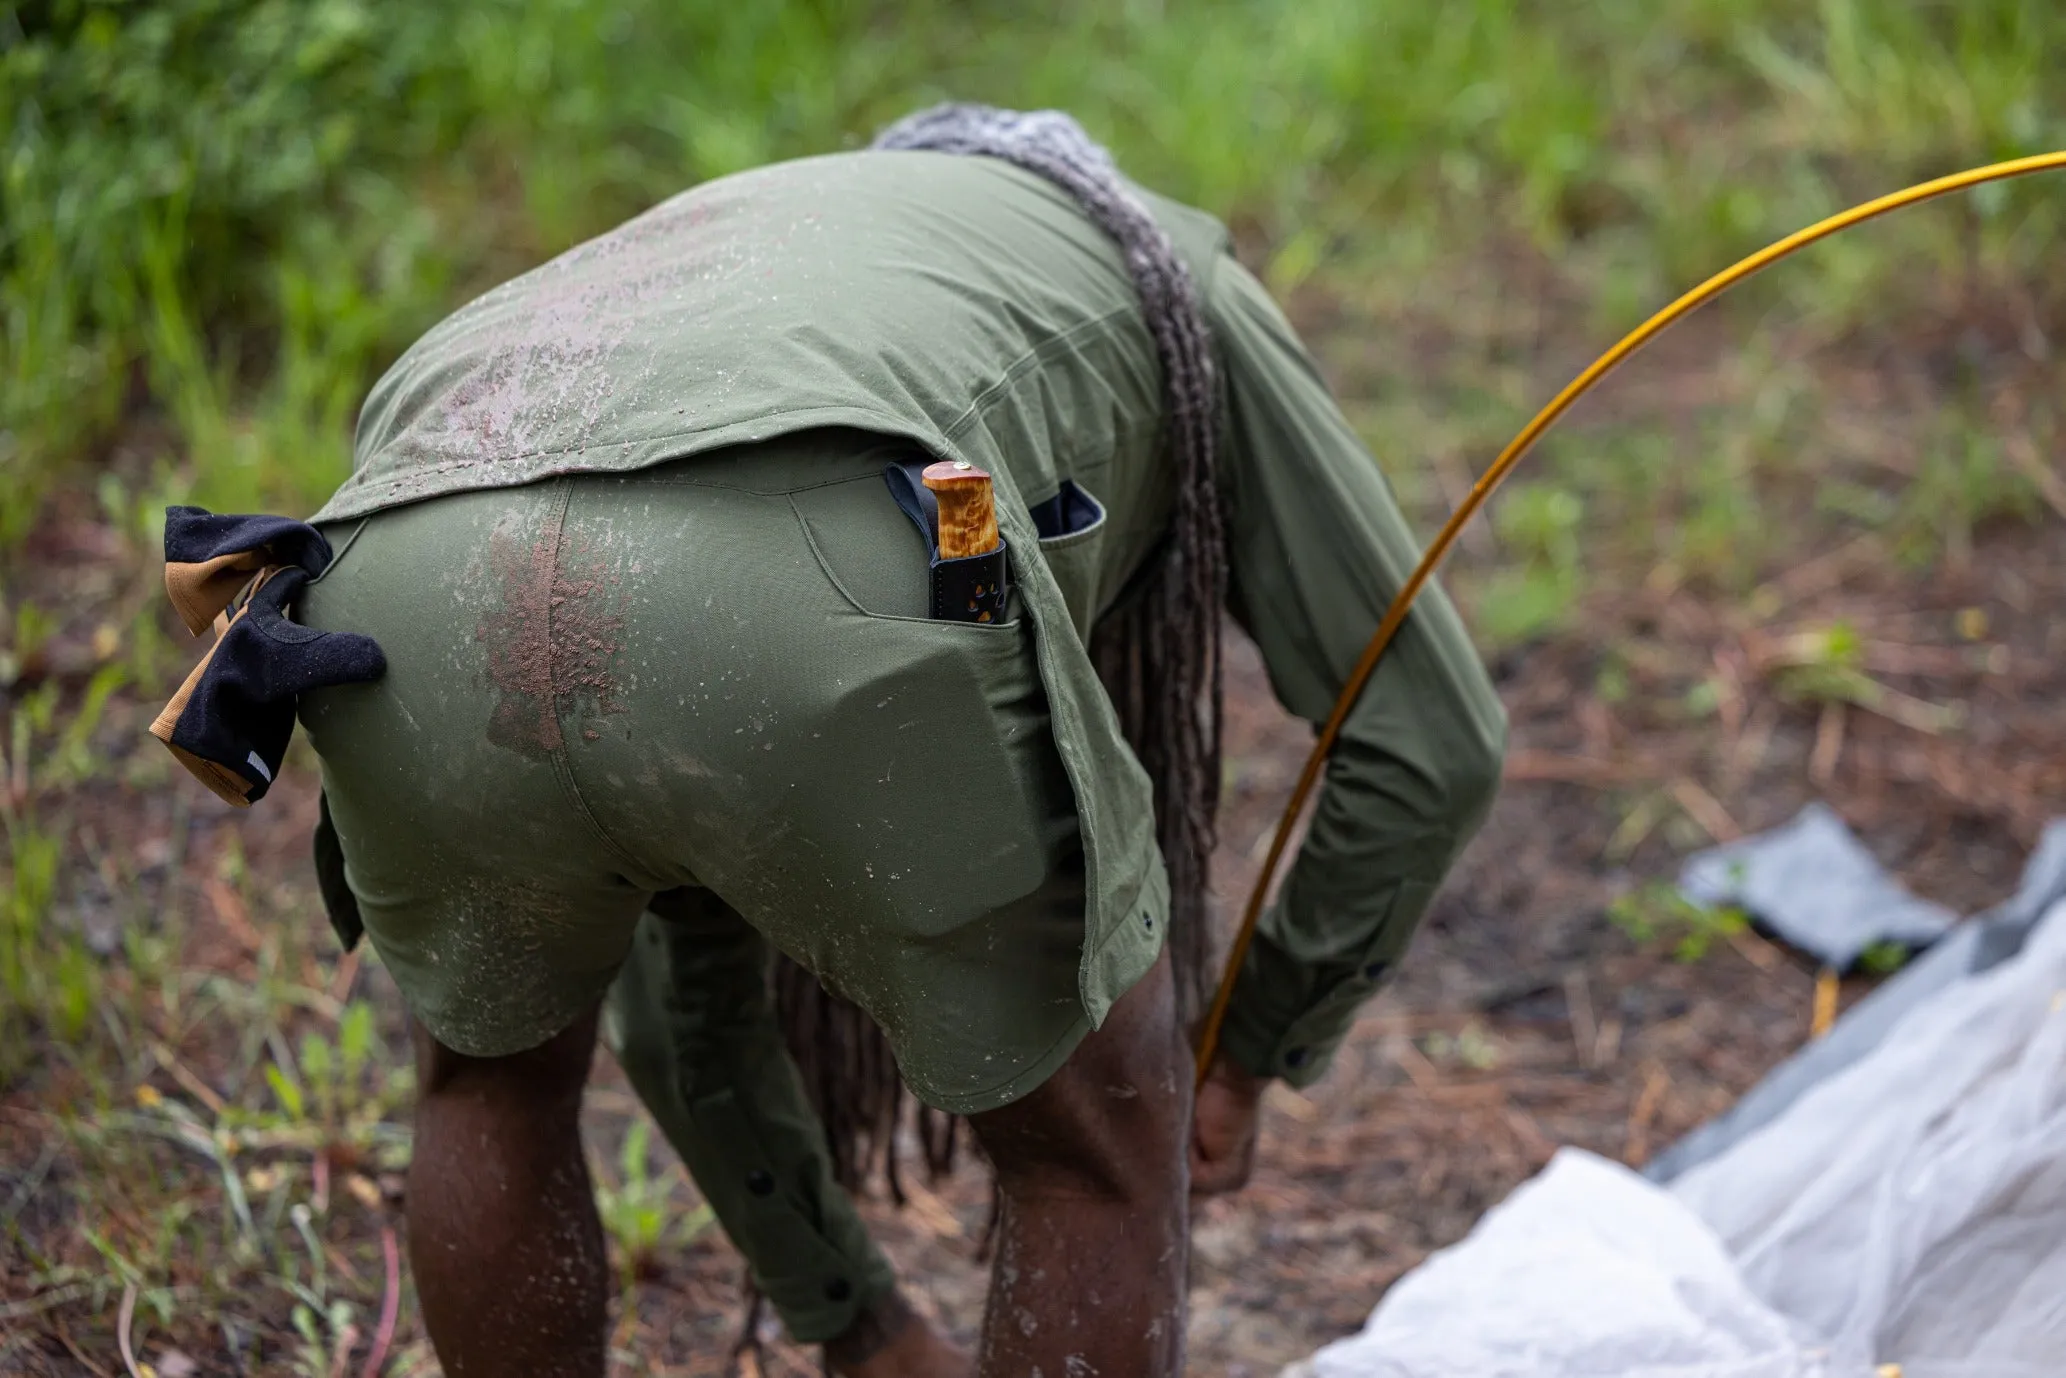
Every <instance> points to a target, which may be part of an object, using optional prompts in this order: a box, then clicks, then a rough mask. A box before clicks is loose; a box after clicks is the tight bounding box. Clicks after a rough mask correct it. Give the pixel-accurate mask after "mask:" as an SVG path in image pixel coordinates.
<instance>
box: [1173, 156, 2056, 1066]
mask: <svg viewBox="0 0 2066 1378" xmlns="http://www.w3.org/2000/svg"><path fill="white" fill-rule="evenodd" d="M2062 167H2066V151H2061V152H2058V153H2040V154H2036V155H2035V156H2033V157H2029V158H2016V159H2013V160H2011V161H2009V162H2005V163H1989V164H1988V165H1987V166H1986V167H1977V168H1973V169H1972V170H1971V171H1968V172H1959V173H1953V174H1952V175H1951V176H1949V177H1939V178H1938V179H1937V180H1936V181H1934V182H1924V183H1922V184H1921V185H1919V186H1913V187H1909V188H1907V189H1906V190H1903V191H1897V192H1894V193H1892V194H1891V195H1887V196H1882V197H1880V198H1879V199H1878V200H1875V201H1867V202H1866V203H1865V204H1864V205H1862V206H1853V207H1851V209H1849V210H1847V211H1843V212H1841V213H1840V214H1837V215H1832V216H1830V217H1829V218H1828V219H1827V220H1822V221H1818V222H1816V223H1815V224H1813V225H1810V226H1808V228H1806V229H1804V230H1798V231H1796V232H1794V233H1793V234H1790V235H1788V236H1787V237H1786V238H1784V239H1782V240H1780V241H1779V242H1778V243H1776V244H1770V245H1767V246H1766V247H1765V248H1762V249H1760V250H1758V251H1757V252H1756V253H1754V254H1752V255H1751V256H1750V257H1748V258H1746V259H1743V260H1742V261H1740V262H1738V263H1736V264H1734V265H1732V266H1730V267H1728V268H1725V269H1723V270H1722V271H1721V272H1719V273H1716V274H1715V275H1714V276H1713V277H1711V278H1709V279H1708V280H1707V281H1706V282H1703V283H1701V284H1700V285H1699V286H1698V287H1695V288H1694V289H1693V290H1692V291H1690V292H1688V293H1686V294H1685V295H1684V296H1682V297H1680V298H1679V299H1678V300H1677V301H1675V302H1673V303H1672V304H1671V305H1669V306H1667V307H1665V308H1664V309H1663V310H1662V311H1659V312H1658V313H1657V314H1656V315H1654V316H1652V317H1650V319H1649V320H1647V321H1644V322H1643V323H1642V324H1641V325H1639V326H1637V327H1636V328H1635V329H1634V330H1631V331H1630V332H1629V333H1628V334H1627V335H1625V336H1623V337H1622V339H1621V342H1620V343H1619V344H1617V345H1615V346H1614V348H1612V349H1610V350H1608V351H1607V352H1606V353H1605V354H1602V355H1601V356H1600V357H1599V358H1598V359H1595V360H1594V361H1593V363H1592V366H1591V367H1589V368H1587V369H1586V371H1585V372H1583V373H1581V374H1579V375H1578V376H1577V377H1576V378H1573V379H1572V380H1571V381H1570V382H1569V383H1567V384H1566V385H1565V387H1564V390H1563V391H1562V392H1560V393H1558V394H1557V395H1556V396H1555V397H1553V398H1551V399H1550V402H1549V405H1548V406H1546V407H1544V408H1543V409H1542V410H1541V411H1539V412H1537V413H1536V414H1535V419H1534V420H1532V421H1530V422H1529V423H1528V424H1527V425H1526V426H1524V427H1522V429H1521V433H1520V434H1519V435H1517V436H1515V437H1514V438H1513V439H1512V440H1511V441H1509V442H1508V443H1507V447H1506V448H1505V449H1504V450H1502V451H1500V453H1499V458H1498V459H1496V460H1494V461H1493V463H1492V467H1491V468H1489V469H1487V470H1486V471H1485V472H1484V474H1483V476H1481V477H1480V478H1479V479H1478V481H1477V482H1476V483H1475V484H1473V485H1472V486H1471V491H1470V493H1469V494H1468V495H1467V496H1466V497H1465V498H1464V500H1463V501H1462V502H1461V503H1460V504H1458V505H1457V508H1456V511H1455V512H1453V513H1451V514H1450V517H1449V520H1448V521H1447V522H1446V523H1444V524H1443V526H1442V530H1441V532H1440V533H1439V534H1437V535H1436V537H1435V541H1434V544H1433V545H1430V546H1429V547H1428V549H1427V553H1426V554H1425V555H1423V556H1421V559H1420V563H1419V564H1418V565H1416V566H1414V569H1413V573H1412V575H1411V576H1410V577H1409V578H1408V579H1407V580H1406V582H1405V584H1404V585H1402V586H1401V587H1400V589H1399V593H1398V596H1397V597H1395V598H1394V599H1392V605H1391V606H1390V607H1389V608H1387V609H1385V615H1384V620H1383V621H1381V622H1379V623H1378V625H1377V631H1376V633H1375V634H1374V635H1372V636H1371V638H1370V644H1369V645H1367V646H1365V647H1364V648H1363V654H1362V656H1361V657H1359V658H1358V659H1357V661H1356V667H1355V669H1353V670H1351V671H1350V672H1349V678H1348V681H1347V683H1345V684H1343V685H1342V690H1341V695H1340V697H1338V698H1337V699H1335V701H1334V709H1333V711H1332V712H1330V713H1329V714H1328V715H1327V722H1326V724H1325V725H1324V726H1323V727H1322V728H1321V729H1320V735H1319V736H1318V737H1317V738H1316V739H1315V740H1314V742H1313V749H1312V752H1311V753H1310V754H1309V755H1307V757H1306V764H1305V768H1304V769H1303V770H1301V771H1300V772H1299V777H1298V784H1297V785H1296V786H1295V787H1294V788H1293V789H1292V791H1291V799H1290V801H1289V802H1288V803H1287V804H1285V806H1284V816H1283V817H1282V818H1280V819H1279V820H1278V821H1277V835H1276V836H1275V837H1274V838H1272V839H1271V840H1270V851H1269V855H1268V856H1266V857H1264V858H1263V869H1262V873H1261V874H1260V875H1258V876H1257V877H1256V878H1255V888H1254V889H1253V890H1251V891H1250V892H1249V895H1248V905H1247V907H1246V909H1244V910H1243V911H1242V915H1241V927H1240V928H1239V929H1238V930H1236V932H1235V935H1234V945H1233V947H1232V949H1231V950H1229V952H1228V953H1227V965H1226V970H1225V971H1224V972H1223V973H1222V974H1221V976H1220V983H1219V990H1218V993H1217V994H1215V995H1214V997H1213V1001H1212V1008H1211V1010H1210V1011H1209V1012H1208V1013H1207V1014H1206V1017H1205V1023H1204V1026H1203V1027H1202V1028H1201V1029H1200V1030H1199V1033H1198V1048H1197V1056H1198V1079H1199V1081H1200V1082H1203V1081H1204V1079H1205V1073H1206V1071H1207V1069H1208V1068H1209V1067H1211V1065H1212V1055H1213V1053H1214V1052H1215V1051H1216V1050H1217V1049H1218V1047H1219V1036H1220V1026H1221V1025H1222V1024H1224V1023H1225V1022H1226V1017H1227V1002H1228V1001H1229V1000H1230V999H1232V997H1233V994H1234V979H1235V977H1237V976H1238V975H1240V972H1241V963H1242V961H1243V960H1244V959H1246V958H1247V956H1248V945H1249V943H1250V942H1251V941H1252V940H1253V939H1254V937H1255V925H1256V921H1257V920H1258V919H1260V918H1261V917H1262V911H1263V901H1264V900H1265V899H1266V898H1267V897H1268V895H1269V890H1270V882H1271V881H1272V880H1273V879H1275V877H1276V874H1277V867H1278V866H1279V864H1280V863H1281V862H1282V861H1283V859H1284V849H1285V847H1286V845H1287V844H1288V843H1289V842H1290V839H1291V831H1292V829H1293V827H1295V826H1296V825H1297V823H1298V816H1299V813H1300V811H1301V810H1303V809H1304V808H1305V805H1306V800H1307V799H1308V798H1310V797H1311V795H1312V793H1313V787H1314V786H1315V785H1316V784H1318V783H1319V779H1320V772H1321V769H1322V768H1323V767H1324V766H1325V765H1326V763H1327V753H1328V751H1329V750H1330V749H1332V747H1333V746H1334V739H1335V738H1336V737H1337V736H1338V735H1340V732H1341V725H1342V723H1343V721H1344V720H1345V719H1347V717H1348V716H1349V711H1350V710H1351V709H1353V708H1354V707H1355V706H1356V700H1357V699H1358V698H1360V697H1361V696H1362V693H1363V686H1364V685H1365V684H1366V683H1368V682H1369V680H1370V675H1371V672H1372V671H1373V670H1375V669H1376V668H1377V663H1378V661H1379V660H1380V659H1382V658H1383V656H1384V653H1385V648H1386V647H1388V646H1390V645H1391V644H1392V638H1393V637H1394V636H1395V635H1397V634H1398V631H1399V626H1400V624H1401V623H1403V622H1404V621H1405V620H1406V614H1407V612H1408V611H1409V610H1410V609H1411V608H1412V607H1413V600H1414V599H1415V598H1418V597H1419V596H1420V591H1421V590H1422V589H1423V588H1425V587H1426V586H1427V582H1428V579H1429V578H1430V577H1431V576H1432V575H1433V574H1434V572H1435V566H1436V565H1438V564H1440V563H1441V562H1442V557H1443V556H1445V555H1447V554H1448V553H1449V548H1450V547H1451V546H1453V545H1455V544H1456V538H1457V535H1458V534H1459V533H1460V532H1461V531H1462V530H1463V527H1464V523H1465V522H1468V521H1469V520H1470V519H1471V517H1472V516H1473V515H1474V514H1475V513H1476V512H1477V510H1478V509H1479V508H1480V507H1483V506H1484V505H1485V499H1487V498H1489V497H1491V496H1492V490H1493V489H1495V488H1497V487H1499V485H1500V484H1501V483H1502V482H1504V481H1505V479H1506V476H1507V475H1508V474H1510V473H1512V472H1513V470H1514V466H1515V465H1517V464H1519V463H1520V462H1521V457H1522V456H1523V455H1525V454H1527V453H1528V451H1529V450H1530V449H1531V448H1533V447H1534V445H1535V442H1536V441H1537V440H1540V439H1541V438H1542V433H1543V432H1544V431H1547V430H1548V429H1549V428H1550V427H1551V426H1552V425H1554V424H1556V421H1557V418H1558V417H1560V416H1562V415H1563V414H1564V413H1565V412H1567V411H1569V410H1570V409H1571V406H1572V404H1573V403H1574V402H1576V401H1577V400H1578V399H1579V398H1581V397H1583V396H1585V394H1586V393H1587V392H1589V391H1591V390H1592V387H1593V385H1594V384H1595V383H1598V382H1599V381H1600V380H1601V379H1603V378H1605V377H1606V376H1607V375H1608V374H1609V373H1612V372H1613V371H1614V370H1615V369H1616V368H1617V367H1619V366H1620V365H1621V363H1622V362H1623V361H1624V360H1626V359H1627V358H1628V357H1629V356H1630V355H1631V354H1634V353H1635V352H1636V351H1637V350H1639V349H1641V348H1642V347H1643V346H1644V345H1646V344H1648V343H1650V341H1652V340H1654V339H1656V338H1657V337H1658V336H1659V335H1661V334H1663V333H1664V331H1665V329H1666V328H1667V327H1668V326H1670V325H1672V324H1673V323H1674V322H1675V321H1677V320H1679V319H1680V318H1681V317H1683V316H1686V315H1688V314H1690V313H1691V312H1693V311H1694V310H1696V309H1697V308H1699V307H1701V306H1703V305H1705V304H1706V303H1708V302H1709V301H1712V300H1713V299H1714V298H1716V297H1718V296H1720V295H1721V294H1722V293H1724V292H1726V291H1728V290H1729V289H1730V288H1731V287H1734V286H1735V285H1736V284H1737V283H1739V282H1742V281H1743V280H1744V279H1745V278H1747V277H1750V276H1751V275H1752V274H1754V273H1756V272H1758V271H1759V270H1760V269H1762V268H1767V267H1770V266H1771V265H1772V264H1774V263H1777V262H1778V261H1779V260H1780V259H1782V258H1785V257H1786V256H1787V255H1788V254H1791V253H1794V252H1796V251H1797V250H1800V249H1805V248H1807V247H1808V246H1809V245H1810V244H1813V243H1814V242H1815V241H1816V240H1818V239H1825V238H1827V237H1828V236H1830V235H1833V234H1835V233H1837V232H1838V231H1839V230H1848V229H1850V228H1851V227H1852V226H1853V225H1862V224H1864V223H1865V222H1866V221H1868V220H1872V219H1876V218H1877V217H1879V216H1882V215H1885V214H1886V213H1887V212H1888V211H1892V210H1899V209H1900V208H1901V207H1903V206H1912V205H1915V204H1916V203H1917V202H1921V201H1928V200H1931V199H1933V198H1935V197H1938V196H1944V195H1947V194H1948V193H1950V192H1954V191H1964V190H1965V189H1966V188H1967V187H1976V186H1979V185H1980V184H1981V183H1982V182H1997V181H2000V180H2002V179H2003V178H2007V177H2021V176H2024V175H2025V174H2027V173H2032V172H2046V171H2049V170H2051V169H2053V168H2062Z"/></svg>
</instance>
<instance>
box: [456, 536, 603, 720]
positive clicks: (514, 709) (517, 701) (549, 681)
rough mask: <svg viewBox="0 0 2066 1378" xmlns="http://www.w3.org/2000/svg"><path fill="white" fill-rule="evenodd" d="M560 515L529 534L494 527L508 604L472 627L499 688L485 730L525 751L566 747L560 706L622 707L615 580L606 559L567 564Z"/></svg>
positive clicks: (494, 569)
mask: <svg viewBox="0 0 2066 1378" xmlns="http://www.w3.org/2000/svg"><path fill="white" fill-rule="evenodd" d="M563 525H564V518H563V517H562V516H561V515H560V514H559V513H557V512H555V513H554V514H553V515H552V516H551V517H550V518H548V519H547V521H546V523H545V525H544V526H543V527H541V528H540V529H539V531H538V533H537V534H536V536H534V537H532V538H530V539H528V540H527V539H525V538H524V537H522V536H520V535H517V534H515V533H512V532H510V531H509V530H507V529H506V528H502V527H498V528H496V530H495V531H494V532H492V533H491V534H490V535H489V538H488V566H489V572H490V575H491V577H492V578H493V579H494V581H495V583H496V585H497V586H498V588H499V590H500V592H501V606H500V607H498V608H494V609H492V610H490V611H489V612H487V613H485V614H484V615H483V616H482V617H481V620H480V621H479V622H478V623H477V624H476V625H475V627H474V639H475V640H477V641H479V642H481V643H483V644H484V645H485V646H486V647H487V651H488V681H489V683H490V684H491V685H493V686H494V689H495V696H496V698H495V709H494V712H493V714H492V715H491V716H490V718H489V722H488V740H489V741H490V742H493V743H494V744H495V745H496V746H501V747H507V748H509V749H510V750H512V751H520V752H522V753H524V754H525V755H527V756H542V755H547V754H549V753H551V752H554V751H558V750H560V749H561V748H563V747H564V746H565V745H566V734H565V733H564V731H563V730H562V729H561V726H560V719H561V715H562V714H565V713H569V712H572V711H573V710H574V709H575V708H576V707H578V706H579V705H580V704H581V703H582V702H583V701H584V700H586V701H588V702H592V703H593V704H594V706H595V709H596V711H598V712H602V713H615V712H620V711H622V708H623V704H622V703H620V702H619V701H618V697H617V696H618V690H619V687H620V686H619V685H618V682H617V680H616V677H615V675H614V674H613V672H612V669H611V662H612V660H613V659H614V658H615V657H616V655H617V652H618V651H619V650H620V649H621V647H622V643H623V639H624V616H623V614H622V612H621V611H619V610H618V608H617V606H616V603H617V601H618V600H617V599H616V598H615V597H613V594H614V592H615V590H614V588H613V587H612V584H613V581H612V580H610V579H609V578H608V577H607V575H606V573H605V567H604V563H603V562H602V561H601V560H599V559H582V560H581V561H580V563H581V564H582V566H583V567H582V568H579V569H573V568H569V567H568V563H567V561H566V560H565V559H564V558H563V557H562V553H561V548H560V547H561V543H562V528H563ZM582 735H583V737H584V738H585V739H587V740H589V741H595V740H597V739H598V737H599V734H598V733H595V732H593V731H588V732H584V733H583V734H582Z"/></svg>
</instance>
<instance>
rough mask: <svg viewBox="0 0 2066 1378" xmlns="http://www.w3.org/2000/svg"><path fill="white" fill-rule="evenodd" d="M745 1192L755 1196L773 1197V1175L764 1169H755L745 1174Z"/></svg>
mask: <svg viewBox="0 0 2066 1378" xmlns="http://www.w3.org/2000/svg"><path fill="white" fill-rule="evenodd" d="M746 1190H748V1191H750V1192H752V1193H753V1194H754V1195H755V1196H773V1195H774V1194H775V1177H774V1174H773V1173H771V1172H769V1171H768V1170H767V1169H766V1168H758V1167H757V1168H755V1169H754V1170H753V1171H751V1172H749V1173H747V1174H746Z"/></svg>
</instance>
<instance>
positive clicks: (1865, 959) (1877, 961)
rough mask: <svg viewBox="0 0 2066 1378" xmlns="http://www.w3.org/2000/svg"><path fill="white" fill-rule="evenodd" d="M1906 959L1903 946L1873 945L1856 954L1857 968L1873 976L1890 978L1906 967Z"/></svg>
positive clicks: (1891, 944) (1905, 950)
mask: <svg viewBox="0 0 2066 1378" xmlns="http://www.w3.org/2000/svg"><path fill="white" fill-rule="evenodd" d="M1908 957H1909V952H1908V948H1907V946H1906V945H1905V944H1902V943H1890V942H1880V943H1873V944H1871V945H1870V946H1869V947H1867V948H1866V949H1865V950H1864V951H1863V952H1861V953H1859V954H1858V968H1859V970H1861V971H1864V972H1867V973H1868V974H1870V975H1873V976H1892V975H1893V974H1894V973H1895V972H1897V971H1899V970H1900V969H1901V968H1902V967H1905V966H1907V965H1908Z"/></svg>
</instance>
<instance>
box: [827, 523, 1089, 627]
mask: <svg viewBox="0 0 2066 1378" xmlns="http://www.w3.org/2000/svg"><path fill="white" fill-rule="evenodd" d="M788 501H789V511H790V515H792V516H794V517H795V518H796V527H797V530H799V531H801V532H802V533H803V540H804V544H805V545H807V546H809V547H810V551H811V558H812V559H813V560H815V561H816V562H817V565H818V572H819V573H820V574H823V575H824V576H825V578H826V579H827V580H829V581H830V582H831V584H832V587H833V589H834V590H835V591H837V592H838V594H839V596H840V597H841V598H843V599H845V600H846V604H847V606H848V607H850V608H852V609H853V610H854V611H855V612H856V613H858V614H860V615H861V616H862V617H865V618H868V619H869V620H870V621H874V622H906V623H912V624H915V625H917V626H921V627H958V628H962V629H965V630H966V631H968V632H971V633H973V634H975V635H978V636H983V635H988V634H990V633H993V632H1006V631H1013V630H1016V629H1017V627H1018V626H1019V624H1020V623H1021V622H1023V621H1025V612H1024V610H1023V608H1022V609H1021V611H1020V613H1019V615H1018V616H1016V617H1014V618H1012V619H1011V620H1010V621H1008V622H957V621H954V620H953V619H951V618H945V617H912V616H910V615H909V614H907V613H900V612H876V611H874V610H873V609H871V608H867V607H863V606H862V604H861V600H860V599H858V598H856V597H854V595H853V591H852V590H851V589H849V588H848V587H847V586H846V582H845V581H844V580H842V579H841V578H840V577H839V571H837V570H835V569H834V568H833V567H832V561H831V560H829V559H827V558H826V556H825V552H824V551H823V550H821V549H819V547H818V538H817V537H816V536H815V535H813V534H812V533H811V524H810V522H809V521H808V520H807V519H806V518H805V517H804V514H803V509H802V508H800V507H798V506H797V505H796V499H795V498H794V497H793V496H792V497H790V498H789V500H788ZM1085 529H1086V530H1094V529H1095V528H1085ZM1075 534H1077V533H1075V532H1071V533H1070V535H1072V536H1073V535H1075Z"/></svg>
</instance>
